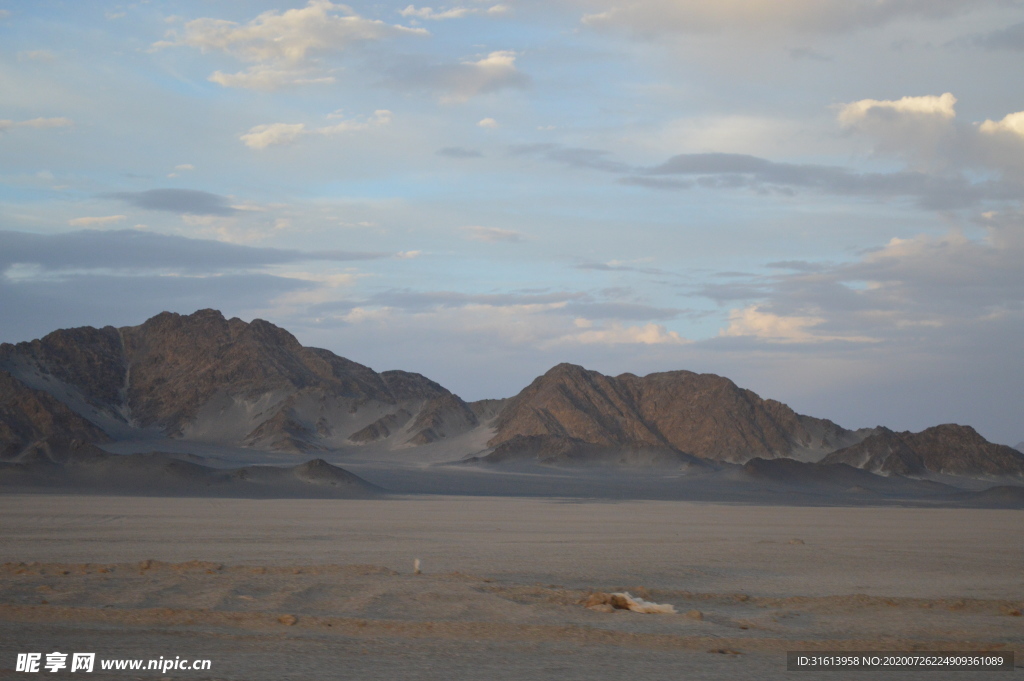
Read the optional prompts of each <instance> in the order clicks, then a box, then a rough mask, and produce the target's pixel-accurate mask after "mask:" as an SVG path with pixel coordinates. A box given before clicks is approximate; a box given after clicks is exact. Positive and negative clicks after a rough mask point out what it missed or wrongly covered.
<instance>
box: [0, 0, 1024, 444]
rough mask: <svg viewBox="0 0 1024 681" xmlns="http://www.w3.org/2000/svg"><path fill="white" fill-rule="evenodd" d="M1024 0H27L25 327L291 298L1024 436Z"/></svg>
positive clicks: (16, 9)
mask: <svg viewBox="0 0 1024 681" xmlns="http://www.w3.org/2000/svg"><path fill="white" fill-rule="evenodd" d="M1022 57H1024V3H1022V2H1019V1H1017V0H717V1H716V2H707V1H706V0H629V1H624V2H615V1H613V0H546V1H544V2H539V1H536V0H484V1H479V0H465V1H463V2H456V3H454V4H432V5H419V4H416V5H414V4H409V2H408V0H402V1H401V2H388V1H386V0H385V1H382V2H374V3H352V4H349V5H343V4H339V3H332V2H329V1H327V0H311V1H309V2H302V1H295V0H254V1H248V0H230V1H227V0H205V1H201V2H200V1H188V0H181V1H176V0H168V1H166V2H156V1H153V2H135V3H120V4H119V3H115V2H110V3H107V2H101V1H92V0H90V1H89V2H80V1H67V2H56V1H49V0H38V1H33V2H14V1H12V0H0V320H2V321H0V341H3V342H18V341H24V340H30V339H32V338H37V337H41V336H42V335H45V334H46V333H48V332H50V331H52V330H54V329H57V328H67V327H74V326H83V325H90V326H103V325H107V324H112V325H115V326H123V325H135V324H139V323H141V322H143V321H144V320H145V319H147V318H149V317H151V316H153V315H155V314H157V313H159V312H161V311H165V310H169V311H174V312H179V313H182V314H188V313H191V312H194V311H195V310H197V309H203V308H215V309H218V310H221V311H222V312H223V313H224V314H225V315H226V316H228V317H232V316H237V317H241V318H242V319H244V320H246V321H249V320H251V319H254V318H262V319H266V320H269V321H271V322H274V323H275V324H278V325H280V326H283V327H284V328H286V329H288V330H289V331H291V332H292V333H293V334H295V336H296V337H297V338H298V339H299V340H300V341H301V342H302V343H303V344H305V345H312V346H317V347H324V348H328V349H330V350H332V351H334V352H336V353H338V354H340V355H342V356H345V357H348V358H349V359H352V360H354V361H357V362H360V363H363V364H366V365H368V366H370V367H372V368H374V369H376V370H378V371H382V370H386V369H405V370H408V371H417V372H420V373H423V374H425V375H427V376H429V377H430V378H432V379H434V380H436V381H438V382H439V383H441V384H442V385H444V386H445V387H447V388H449V389H451V390H452V391H454V392H456V393H458V394H459V395H461V396H462V397H463V398H464V399H467V400H473V399H481V398H492V397H507V396H511V395H514V394H515V393H517V392H518V391H519V390H521V389H522V388H523V387H525V386H526V385H527V384H529V383H530V381H532V380H533V378H534V377H536V376H537V375H539V374H541V373H543V372H544V371H546V370H547V369H548V368H550V367H551V366H553V365H554V364H556V363H559V362H573V363H576V364H582V365H584V366H586V367H587V368H590V369H595V370H598V371H601V372H603V373H606V374H612V375H615V374H619V373H623V372H630V373H634V374H637V375H644V374H647V373H650V372H655V371H669V370H676V369H687V370H691V371H698V372H710V373H715V374H719V375H723V376H727V377H729V378H731V379H732V380H734V381H735V382H736V383H737V384H739V385H740V386H743V387H746V388H750V389H751V390H754V391H755V392H757V393H758V394H760V395H761V396H762V397H770V398H774V399H777V400H780V401H783V402H786V403H787V404H789V405H790V406H792V407H793V408H794V409H796V410H797V411H798V412H801V413H805V414H809V415H812V416H817V417H824V418H830V419H832V420H833V421H835V422H837V423H839V424H841V425H843V426H845V427H848V428H857V427H867V426H874V425H878V424H882V425H886V426H889V427H890V428H894V429H897V430H914V431H917V430H921V429H923V428H926V427H928V426H932V425H936V424H939V423H950V422H953V423H962V424H968V425H972V426H974V427H975V428H976V429H977V430H978V431H979V432H980V433H981V434H982V435H984V436H985V437H987V438H989V439H990V440H993V441H995V442H1001V443H1005V444H1010V445H1013V444H1016V443H1017V442H1020V441H1021V440H1024V418H1021V412H1022V408H1021V407H1022V404H1024V361H1022V360H1021V345H1022V339H1024V267H1022V266H1021V261H1022V256H1024V88H1022V87H1021V86H1020V84H1021V83H1022V82H1024V58H1022Z"/></svg>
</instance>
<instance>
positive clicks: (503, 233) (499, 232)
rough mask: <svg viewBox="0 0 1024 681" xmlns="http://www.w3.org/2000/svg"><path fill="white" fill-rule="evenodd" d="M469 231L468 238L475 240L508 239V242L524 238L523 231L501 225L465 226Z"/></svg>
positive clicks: (466, 230) (464, 228) (493, 240)
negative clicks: (504, 227) (502, 227)
mask: <svg viewBox="0 0 1024 681" xmlns="http://www.w3.org/2000/svg"><path fill="white" fill-rule="evenodd" d="M462 229H463V230H464V231H465V232H466V233H467V238H469V239H473V240H474V241H490V242H495V241H506V242H517V241H522V240H523V235H522V233H521V232H517V231H515V230H511V229H501V228H499V227H477V226H472V227H463V228H462Z"/></svg>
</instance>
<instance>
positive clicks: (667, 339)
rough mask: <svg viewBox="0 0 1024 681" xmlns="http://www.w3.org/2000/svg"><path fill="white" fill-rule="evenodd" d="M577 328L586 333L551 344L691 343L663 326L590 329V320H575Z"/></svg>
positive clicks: (564, 337) (616, 324)
mask: <svg viewBox="0 0 1024 681" xmlns="http://www.w3.org/2000/svg"><path fill="white" fill-rule="evenodd" d="M574 323H575V325H576V326H577V327H581V328H586V331H581V332H579V333H574V334H569V335H566V336H562V337H561V338H558V339H556V340H554V341H552V342H551V344H556V345H560V344H564V343H581V344H584V345H626V344H628V345H684V344H686V343H690V342H691V341H689V340H687V339H685V338H683V337H682V336H680V335H679V334H678V333H676V332H675V331H669V330H668V329H666V328H665V327H664V326H663V325H661V324H654V323H650V324H644V325H643V326H626V325H624V324H622V323H621V322H612V323H611V324H609V325H608V326H607V327H605V328H601V329H595V328H588V327H589V326H590V325H591V324H592V323H591V322H589V320H580V319H577V320H575V322H574Z"/></svg>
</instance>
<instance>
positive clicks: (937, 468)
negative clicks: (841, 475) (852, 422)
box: [822, 423, 1024, 476]
mask: <svg viewBox="0 0 1024 681" xmlns="http://www.w3.org/2000/svg"><path fill="white" fill-rule="evenodd" d="M878 430H879V432H878V433H876V434H874V435H871V436H870V437H867V438H865V439H864V440H863V441H862V442H860V443H858V444H856V445H853V446H851V447H846V448H844V449H840V450H838V451H836V452H833V453H832V454H829V455H828V456H826V457H825V458H824V459H823V460H822V463H845V464H848V465H850V466H855V467H857V468H862V469H864V470H866V471H871V472H872V473H880V474H883V475H922V474H924V473H943V474H947V475H991V476H1007V475H1008V476H1024V454H1022V453H1020V452H1018V451H1017V450H1015V449H1014V448H1013V447H1007V446H1005V445H997V444H993V443H991V442H989V441H988V440H986V439H985V438H983V437H982V436H981V435H979V434H978V432H977V431H975V430H974V429H973V428H971V427H970V426H960V425H956V424H952V423H948V424H944V425H941V426H934V427H932V428H928V429H926V430H923V431H921V432H920V433H911V432H909V431H905V432H902V433H897V432H894V431H891V430H889V429H888V428H880V429H878Z"/></svg>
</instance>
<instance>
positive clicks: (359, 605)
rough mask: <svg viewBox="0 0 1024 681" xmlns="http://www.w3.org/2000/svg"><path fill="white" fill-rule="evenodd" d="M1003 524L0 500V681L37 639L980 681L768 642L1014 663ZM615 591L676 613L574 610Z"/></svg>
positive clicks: (826, 511) (381, 675)
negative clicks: (965, 653)
mask: <svg viewBox="0 0 1024 681" xmlns="http://www.w3.org/2000/svg"><path fill="white" fill-rule="evenodd" d="M1021 519H1022V515H1021V512H1020V511H1000V510H971V509H920V508H791V507H781V506H752V505H726V504H698V503H686V502H669V501H644V502H637V501H616V502H609V501H580V500H558V499H536V498H532V499H531V498H502V497H433V496H430V497H426V496H425V497H405V498H397V499H386V500H338V501H333V500H332V501H328V500H298V501H297V500H280V501H277V500H273V501H268V500H244V499H173V498H131V497H90V496H70V495H69V496H57V495H53V496H49V495H25V496H21V495H4V496H0V537H3V541H2V546H0V562H6V564H5V565H3V566H2V567H0V678H7V677H10V678H31V677H29V676H26V675H23V674H19V673H16V672H14V671H13V667H14V661H15V657H16V654H17V653H19V652H42V653H47V652H52V651H54V650H59V651H63V652H73V651H80V652H97V653H98V654H99V656H100V658H101V659H102V658H104V657H108V658H110V657H121V658H131V657H138V658H147V659H148V658H156V657H159V656H164V657H174V656H176V655H177V656H182V657H191V658H209V659H210V660H212V670H211V671H208V672H198V671H197V672H192V671H189V672H184V671H180V672H170V673H169V674H168V675H167V676H161V674H159V673H158V672H155V671H143V672H130V671H122V672H109V673H103V672H99V671H97V672H95V673H94V674H93V675H92V678H119V679H131V678H145V679H158V678H181V679H185V678H187V679H249V680H257V679H450V680H461V679H620V678H625V677H637V676H639V677H640V678H644V679H783V678H786V679H789V678H797V679H806V680H808V681H810V680H811V679H816V678H822V679H845V678H850V679H890V678H891V679H897V678H898V679H916V678H920V679H945V678H949V679H958V678H965V679H966V678H977V674H978V673H977V672H948V671H947V672H941V671H918V672H907V671H902V670H901V671H898V672H891V673H884V672H878V673H876V672H847V673H842V672H827V673H823V674H821V673H815V672H787V671H786V663H785V652H786V651H787V650H806V649H837V650H935V649H945V650H981V649H989V650H1004V651H1005V650H1015V649H1016V651H1017V654H1018V660H1017V664H1018V665H1024V659H1020V658H1022V657H1024V646H1022V645H1021V643H1022V642H1024V618H1022V617H1020V616H1019V614H1020V609H1021V607H1022V606H1024V533H1022V532H1021V531H1020V526H1021ZM414 558H420V559H421V561H422V567H423V574H421V575H414V574H412V561H413V559H414ZM623 589H625V590H629V591H631V592H632V593H634V594H639V595H641V596H643V597H644V598H648V599H649V600H653V601H655V602H658V603H670V604H672V605H674V606H675V607H676V609H677V611H678V612H679V613H680V614H677V615H642V614H638V613H632V612H626V611H616V612H614V613H601V612H594V611H591V610H587V609H586V608H584V607H583V606H582V605H580V604H579V601H580V600H582V599H583V598H585V597H586V596H587V594H588V593H590V592H591V591H595V590H596V591H617V590H623ZM691 611H699V612H700V616H699V617H698V616H697V615H696V614H694V613H691V614H690V615H689V616H688V615H686V614H685V613H688V612H691ZM289 616H290V617H289ZM281 618H284V620H283V621H282V620H281ZM291 618H294V622H292V619H291ZM1016 673H1017V674H1020V673H1021V670H1020V669H1018V670H1016ZM47 675H48V676H49V674H48V673H47ZM64 675H67V676H72V677H73V676H74V675H71V674H64ZM53 676H58V675H57V674H55V675H53ZM999 678H1003V677H1002V676H999Z"/></svg>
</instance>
